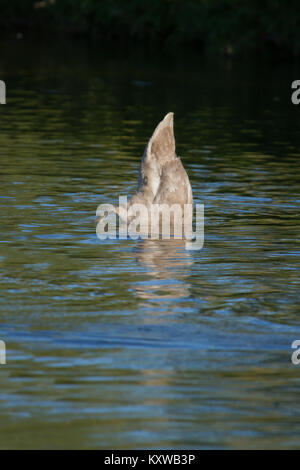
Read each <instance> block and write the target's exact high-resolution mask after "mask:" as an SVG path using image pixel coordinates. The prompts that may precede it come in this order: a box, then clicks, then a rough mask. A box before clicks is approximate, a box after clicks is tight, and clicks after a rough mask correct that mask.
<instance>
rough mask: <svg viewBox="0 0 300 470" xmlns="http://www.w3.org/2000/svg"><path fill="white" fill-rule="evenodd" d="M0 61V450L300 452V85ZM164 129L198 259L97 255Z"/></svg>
mask: <svg viewBox="0 0 300 470" xmlns="http://www.w3.org/2000/svg"><path fill="white" fill-rule="evenodd" d="M3 45H4V46H5V47H3V53H2V55H1V58H0V79H3V80H5V82H6V86H7V104H6V105H5V106H1V107H0V115H1V118H0V158H1V186H0V217H1V221H2V224H1V246H0V250H1V251H0V261H1V280H0V298H1V300H0V307H1V330H0V339H2V340H4V341H5V342H6V348H7V364H6V365H1V366H0V377H1V379H0V380H1V387H0V414H1V419H0V443H1V444H0V446H1V448H110V449H116V448H123V449H136V448H150V449H151V448H171V449H178V448H188V449H194V448H227V449H232V448H299V447H300V445H299V437H300V406H299V400H298V396H299V385H300V380H299V378H300V368H299V367H300V366H295V365H293V364H292V363H291V353H292V349H291V343H292V342H293V341H294V340H295V339H300V327H299V317H298V316H299V281H298V272H299V271H298V269H299V244H297V243H298V242H299V181H300V178H299V156H300V153H299V144H300V137H299V120H300V117H299V116H300V114H299V113H300V108H297V107H296V106H293V105H292V104H291V101H290V95H291V90H290V84H291V82H292V80H293V79H295V78H299V76H300V73H298V75H297V69H292V68H291V67H290V66H289V65H287V64H276V63H275V64H269V65H266V64H265V63H262V64H257V63H256V64H255V63H252V62H249V63H248V64H247V63H242V64H241V63H235V62H234V61H233V62H232V61H217V60H214V61H211V62H210V61H208V60H204V59H199V57H190V58H183V57H181V56H178V57H174V58H168V59H166V58H161V59H159V58H154V59H152V58H150V57H148V56H146V57H144V56H143V54H142V53H136V54H133V53H131V54H128V51H121V53H118V52H116V51H110V52H109V53H108V52H107V53H105V52H103V51H101V50H99V48H96V49H93V48H89V47H87V46H85V45H82V44H80V43H77V44H76V43H75V44H74V43H73V44H70V43H63V44H59V45H58V46H57V47H56V48H55V47H54V46H49V45H48V46H44V45H43V44H40V45H39V46H38V45H37V44H34V43H31V42H29V41H14V40H10V41H6V42H4V44H3ZM168 111H174V113H175V135H176V141H177V150H178V154H179V155H180V156H182V160H183V163H184V166H185V168H186V169H187V172H188V173H189V176H190V180H191V183H192V187H193V193H194V200H195V202H198V203H203V204H205V244H204V248H203V249H202V250H201V251H192V252H191V251H186V250H185V249H184V247H183V246H182V244H181V243H180V242H179V241H177V242H175V241H142V242H141V241H133V240H108V241H104V242H100V241H99V240H98V239H97V237H96V234H95V226H94V218H95V211H96V208H97V206H98V204H100V203H103V202H110V203H115V202H117V198H118V196H119V195H130V194H132V193H133V191H134V190H135V188H136V183H137V170H138V165H139V161H140V158H141V155H142V153H143V149H144V145H145V143H146V141H147V139H148V138H149V137H150V135H151V133H152V131H153V129H154V127H155V125H156V124H157V123H158V122H159V120H160V119H161V118H162V117H163V116H164V115H165V114H166V113H167V112H168Z"/></svg>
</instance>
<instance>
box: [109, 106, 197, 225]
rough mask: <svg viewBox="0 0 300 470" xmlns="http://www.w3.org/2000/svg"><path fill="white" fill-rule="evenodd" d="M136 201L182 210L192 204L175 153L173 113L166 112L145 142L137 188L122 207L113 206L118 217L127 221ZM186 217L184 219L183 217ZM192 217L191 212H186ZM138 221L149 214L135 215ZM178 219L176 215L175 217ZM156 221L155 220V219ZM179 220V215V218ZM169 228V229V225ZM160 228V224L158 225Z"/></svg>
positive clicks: (147, 206) (189, 189)
mask: <svg viewBox="0 0 300 470" xmlns="http://www.w3.org/2000/svg"><path fill="white" fill-rule="evenodd" d="M136 204H143V205H144V206H145V207H146V208H147V209H148V214H150V211H149V209H151V206H152V205H153V204H156V205H157V204H167V205H168V206H169V207H171V206H172V205H173V204H176V205H179V206H180V208H181V210H182V214H184V206H185V205H187V204H189V205H190V207H191V208H192V207H193V194H192V188H191V185H190V181H189V178H188V175H187V173H186V171H185V169H184V167H183V165H182V163H181V160H180V158H179V157H177V155H176V153H175V138H174V129H173V113H168V114H167V115H166V116H165V117H164V119H163V120H162V121H161V122H160V123H159V124H158V126H157V127H156V129H155V131H154V132H153V135H152V137H151V139H150V140H149V142H148V144H147V145H146V148H145V151H144V154H143V157H142V161H141V164H140V169H139V177H138V189H137V192H136V193H135V194H134V195H133V196H132V197H131V199H130V200H129V202H128V203H127V206H126V207H121V208H119V207H115V208H114V212H116V213H117V214H118V215H119V217H121V218H122V219H125V213H126V212H127V214H126V215H127V221H128V222H130V221H131V220H132V219H133V218H134V217H136V216H135V215H134V214H136V212H135V211H133V209H134V208H135V207H136V206H135V205H136ZM187 218H188V217H186V219H185V220H187ZM189 218H192V214H190V215H189ZM139 220H140V222H141V224H142V225H143V224H150V220H151V219H150V216H147V218H146V221H145V220H143V217H139ZM178 220H179V219H178ZM178 220H177V221H176V216H175V215H174V219H171V226H172V227H173V228H174V225H173V224H178ZM158 223H159V222H158ZM180 223H182V219H181V218H180ZM171 230H172V229H171ZM159 231H160V232H161V228H160V229H159Z"/></svg>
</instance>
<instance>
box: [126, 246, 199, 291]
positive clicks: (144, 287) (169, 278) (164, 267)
mask: <svg viewBox="0 0 300 470" xmlns="http://www.w3.org/2000/svg"><path fill="white" fill-rule="evenodd" d="M185 243H186V241H185V240H176V239H174V238H170V239H169V240H142V241H140V243H139V244H138V246H137V248H136V259H137V261H138V263H139V264H140V265H142V266H144V267H146V268H148V269H147V272H148V274H149V275H150V276H151V277H153V278H154V281H147V282H139V283H137V284H136V285H135V286H134V289H135V291H136V293H137V295H138V296H139V297H140V298H141V299H152V300H175V299H179V298H182V297H187V296H188V295H189V287H190V285H189V283H188V282H187V280H186V279H187V277H188V276H189V273H190V269H189V268H190V267H191V265H192V264H193V259H192V257H191V255H190V252H189V251H188V250H186V249H185Z"/></svg>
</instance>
